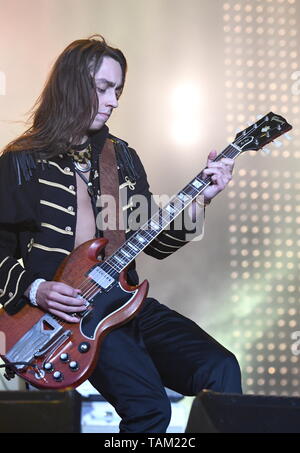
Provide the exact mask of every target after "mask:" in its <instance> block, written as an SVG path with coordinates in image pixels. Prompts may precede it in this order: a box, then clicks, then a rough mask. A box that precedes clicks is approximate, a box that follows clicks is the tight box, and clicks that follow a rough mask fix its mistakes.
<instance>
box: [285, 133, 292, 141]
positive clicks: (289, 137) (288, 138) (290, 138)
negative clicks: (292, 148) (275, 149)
mask: <svg viewBox="0 0 300 453" xmlns="http://www.w3.org/2000/svg"><path fill="white" fill-rule="evenodd" d="M284 136H285V138H286V139H287V140H292V139H293V137H291V136H290V135H289V134H288V133H286V134H284Z"/></svg>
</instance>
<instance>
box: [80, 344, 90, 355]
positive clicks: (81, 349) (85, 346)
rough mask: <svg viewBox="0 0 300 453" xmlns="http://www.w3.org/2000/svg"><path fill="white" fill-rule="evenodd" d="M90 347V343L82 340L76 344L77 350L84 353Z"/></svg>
mask: <svg viewBox="0 0 300 453" xmlns="http://www.w3.org/2000/svg"><path fill="white" fill-rule="evenodd" d="M90 347H91V345H90V343H88V342H87V341H84V342H83V343H80V345H79V346H78V351H79V352H81V353H82V354H84V353H85V352H88V350H89V349H90Z"/></svg>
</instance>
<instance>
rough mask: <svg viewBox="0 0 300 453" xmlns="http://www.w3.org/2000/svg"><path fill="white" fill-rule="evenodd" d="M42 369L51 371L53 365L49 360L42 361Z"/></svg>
mask: <svg viewBox="0 0 300 453" xmlns="http://www.w3.org/2000/svg"><path fill="white" fill-rule="evenodd" d="M43 368H44V370H46V371H53V365H52V363H51V362H46V363H44V366H43Z"/></svg>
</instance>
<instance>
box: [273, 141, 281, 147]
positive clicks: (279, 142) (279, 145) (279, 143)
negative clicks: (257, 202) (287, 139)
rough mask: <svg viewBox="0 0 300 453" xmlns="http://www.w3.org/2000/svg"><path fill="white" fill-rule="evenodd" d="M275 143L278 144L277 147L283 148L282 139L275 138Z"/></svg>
mask: <svg viewBox="0 0 300 453" xmlns="http://www.w3.org/2000/svg"><path fill="white" fill-rule="evenodd" d="M274 145H275V146H276V148H281V146H282V142H281V141H280V140H274Z"/></svg>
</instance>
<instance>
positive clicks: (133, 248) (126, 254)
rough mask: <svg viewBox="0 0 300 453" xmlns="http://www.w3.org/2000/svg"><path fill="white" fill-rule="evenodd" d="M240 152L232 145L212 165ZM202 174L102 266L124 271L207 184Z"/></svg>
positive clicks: (209, 182)
mask: <svg viewBox="0 0 300 453" xmlns="http://www.w3.org/2000/svg"><path fill="white" fill-rule="evenodd" d="M241 152H242V151H241V149H240V148H239V147H238V146H236V145H234V144H233V143H232V144H231V145H229V146H228V147H227V148H226V149H225V150H224V151H222V152H221V153H220V154H219V155H218V156H217V157H216V158H215V160H214V161H215V162H217V161H218V160H220V159H222V158H223V157H229V158H231V159H235V158H236V157H237V156H238V155H239V154H240V153H241ZM202 172H203V170H202V171H201V172H200V173H199V174H198V175H197V176H196V177H195V178H193V179H192V181H190V182H189V183H188V184H187V185H186V186H185V187H184V188H183V189H182V190H181V191H180V192H178V193H177V195H175V196H174V197H173V198H172V199H171V200H170V202H169V203H168V204H167V205H166V206H165V207H164V208H159V209H158V211H157V212H156V213H155V214H154V215H153V216H152V217H151V218H150V219H149V220H148V221H147V222H146V223H145V224H144V225H143V226H142V227H141V228H140V229H139V230H137V231H136V232H135V233H133V235H132V236H131V237H130V238H129V239H128V240H127V241H125V242H124V244H123V245H122V247H120V248H119V249H117V250H116V251H115V252H114V253H113V255H111V256H110V257H109V258H107V260H106V261H105V264H106V265H108V266H110V267H112V268H113V269H114V270H116V271H118V272H121V271H122V270H123V269H125V268H126V267H127V266H128V265H129V264H130V263H131V262H132V261H133V260H134V259H135V258H136V257H137V256H138V255H139V254H140V253H141V252H142V251H143V250H144V249H145V248H146V247H147V246H148V245H149V244H150V243H151V242H152V241H153V240H154V239H155V238H156V237H157V236H158V235H159V234H160V233H161V232H162V231H163V230H164V229H166V228H167V227H168V226H169V225H170V223H171V222H172V221H173V220H175V219H176V217H178V216H179V215H180V214H181V213H182V212H183V211H184V210H185V209H186V208H187V207H188V206H189V205H190V203H191V202H192V201H193V200H195V199H196V198H197V197H198V196H199V195H200V194H201V193H202V192H203V191H204V190H205V188H206V187H207V186H209V185H210V184H211V182H212V181H211V177H206V178H202V176H201V175H202ZM105 267H106V266H105Z"/></svg>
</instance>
